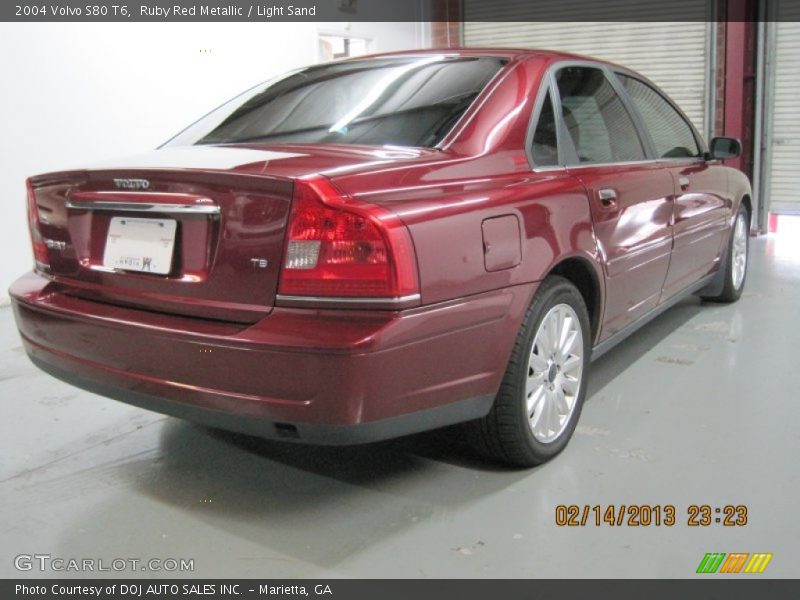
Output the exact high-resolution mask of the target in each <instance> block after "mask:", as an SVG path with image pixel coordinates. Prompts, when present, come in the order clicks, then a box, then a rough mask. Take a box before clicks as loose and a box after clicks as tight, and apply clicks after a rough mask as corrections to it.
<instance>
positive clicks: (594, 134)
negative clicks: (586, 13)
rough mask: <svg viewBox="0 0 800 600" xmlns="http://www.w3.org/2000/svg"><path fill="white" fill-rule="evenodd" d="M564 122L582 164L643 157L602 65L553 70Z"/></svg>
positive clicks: (637, 136) (643, 153)
mask: <svg viewBox="0 0 800 600" xmlns="http://www.w3.org/2000/svg"><path fill="white" fill-rule="evenodd" d="M556 82H557V85H558V93H559V96H560V98H561V112H562V113H563V116H564V124H565V125H566V128H567V131H569V135H570V138H571V140H572V143H573V145H574V146H575V151H576V152H577V155H578V161H579V162H580V163H582V164H592V163H600V164H602V163H615V162H629V161H637V160H644V159H645V151H644V147H643V146H642V142H641V140H640V138H639V134H638V132H637V131H636V126H635V125H634V123H633V119H632V118H631V115H630V114H629V113H628V110H627V109H626V108H625V105H624V104H623V102H622V100H621V99H620V97H619V96H618V95H617V93H616V91H614V88H613V87H612V85H611V83H610V82H609V81H608V79H607V78H606V76H605V73H604V72H603V71H602V70H601V69H597V68H593V67H565V68H563V69H560V70H559V71H558V73H557V74H556Z"/></svg>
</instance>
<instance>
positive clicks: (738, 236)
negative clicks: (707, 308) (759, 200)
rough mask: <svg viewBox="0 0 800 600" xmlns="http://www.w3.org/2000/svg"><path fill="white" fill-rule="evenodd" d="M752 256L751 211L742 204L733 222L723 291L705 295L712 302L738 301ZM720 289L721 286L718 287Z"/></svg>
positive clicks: (724, 267) (726, 258)
mask: <svg viewBox="0 0 800 600" xmlns="http://www.w3.org/2000/svg"><path fill="white" fill-rule="evenodd" d="M749 256H750V213H748V212H747V207H746V206H745V205H744V204H742V205H741V206H739V212H738V213H737V214H736V220H735V221H734V222H733V228H732V229H731V235H730V239H729V240H728V250H727V254H726V256H725V261H724V263H723V265H722V266H721V267H720V268H722V269H724V274H723V277H724V279H723V281H724V285H723V287H722V291H721V292H720V293H719V294H718V295H716V296H703V299H704V300H710V301H712V302H736V301H737V300H738V299H739V297H740V296H741V295H742V290H743V289H744V282H745V280H746V279H747V261H748V258H749ZM717 289H719V288H717Z"/></svg>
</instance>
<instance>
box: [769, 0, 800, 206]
mask: <svg viewBox="0 0 800 600" xmlns="http://www.w3.org/2000/svg"><path fill="white" fill-rule="evenodd" d="M788 4H789V3H786V4H784V3H781V12H780V18H781V19H782V20H781V21H779V22H778V23H776V24H775V38H776V39H775V60H774V62H773V64H772V69H771V71H772V72H771V73H770V74H769V77H771V78H772V81H773V82H774V83H773V86H774V87H773V93H772V103H771V105H768V106H766V110H767V111H770V110H771V111H772V115H771V121H772V128H771V132H770V136H769V138H768V139H769V149H768V151H769V154H768V155H769V162H768V163H767V165H765V166H766V169H767V172H768V182H769V184H768V185H769V187H768V201H769V210H770V211H771V212H774V213H779V214H800V191H799V190H800V22H798V21H799V20H800V3H794V5H793V6H789V5H788ZM791 18H793V19H794V21H789V20H783V19H791Z"/></svg>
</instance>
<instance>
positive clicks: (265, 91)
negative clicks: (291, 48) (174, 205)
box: [167, 56, 505, 147]
mask: <svg viewBox="0 0 800 600" xmlns="http://www.w3.org/2000/svg"><path fill="white" fill-rule="evenodd" d="M504 62H505V61H503V60H501V59H495V58H482V57H448V56H408V57H400V58H397V57H394V58H382V59H369V60H354V61H346V62H340V63H330V64H325V65H319V66H314V67H309V68H306V69H303V70H300V71H295V72H293V73H290V74H288V75H286V76H284V77H281V78H279V79H277V80H273V81H271V82H267V83H266V84H262V85H261V86H258V87H257V88H254V89H253V90H250V91H249V92H246V93H245V94H242V95H241V96H239V97H237V98H234V99H233V100H231V101H230V102H228V103H227V104H224V105H223V106H221V107H220V108H218V109H217V110H215V111H213V112H212V113H210V114H209V115H207V116H206V117H204V118H202V119H201V120H200V121H198V122H197V123H195V124H194V125H192V126H191V127H189V128H188V129H186V130H185V131H183V132H182V133H181V134H179V135H178V136H176V137H175V138H174V139H172V140H171V141H170V142H169V143H168V144H167V145H169V146H172V145H190V144H226V143H247V142H252V143H258V142H272V143H278V142H284V143H315V144H317V143H336V144H370V145H392V146H422V147H426V146H427V147H430V146H435V145H436V144H438V143H439V142H440V141H441V140H442V139H443V138H444V136H445V135H447V133H448V132H449V131H450V129H452V127H453V126H454V125H455V123H456V122H457V121H458V119H459V117H460V116H461V115H462V114H463V113H464V111H465V110H466V109H467V108H468V107H469V105H470V104H471V103H472V101H473V100H474V99H475V97H476V96H477V95H478V94H479V93H480V92H481V91H482V90H483V88H484V87H485V86H486V84H487V83H488V82H489V80H490V79H491V78H492V77H493V76H494V75H495V74H496V73H497V72H498V71H499V70H500V69H501V68H502V66H503V64H504Z"/></svg>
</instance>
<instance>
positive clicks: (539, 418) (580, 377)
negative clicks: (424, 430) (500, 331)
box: [469, 276, 591, 467]
mask: <svg viewBox="0 0 800 600" xmlns="http://www.w3.org/2000/svg"><path fill="white" fill-rule="evenodd" d="M590 353H591V328H590V325H589V313H588V311H587V309H586V303H585V302H584V300H583V297H582V296H581V294H580V292H579V291H578V289H577V288H576V287H575V286H574V285H573V284H572V283H570V282H569V281H568V280H567V279H564V278H563V277H558V276H551V277H548V278H547V279H545V280H544V281H543V282H542V284H541V285H540V286H539V290H538V291H537V292H536V295H535V296H534V298H533V301H532V302H531V305H530V307H529V308H528V311H527V313H526V315H525V319H524V320H523V323H522V327H521V329H520V331H519V333H518V335H517V339H516V342H515V344H514V349H513V351H512V353H511V359H510V360H509V363H508V367H507V369H506V373H505V375H504V377H503V381H502V384H501V386H500V391H499V393H498V394H497V397H496V398H495V401H494V405H493V406H492V409H491V411H490V412H489V414H488V415H487V416H486V417H484V418H483V419H480V420H478V421H474V422H472V423H470V424H469V427H470V428H471V430H472V437H473V439H474V442H475V445H476V446H477V447H478V449H479V450H480V451H481V452H482V453H483V454H485V455H488V456H490V457H492V458H496V459H499V460H501V461H503V462H507V463H510V464H512V465H515V466H519V467H532V466H535V465H539V464H541V463H543V462H545V461H547V460H550V459H551V458H553V457H554V456H555V455H556V454H558V453H559V452H561V450H563V449H564V447H565V446H566V445H567V442H568V441H569V439H570V438H571V437H572V433H573V432H574V431H575V426H576V424H577V422H578V418H579V417H580V413H581V407H582V406H583V399H584V396H585V394H586V382H587V379H588V377H587V376H588V369H589V357H590Z"/></svg>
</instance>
